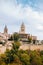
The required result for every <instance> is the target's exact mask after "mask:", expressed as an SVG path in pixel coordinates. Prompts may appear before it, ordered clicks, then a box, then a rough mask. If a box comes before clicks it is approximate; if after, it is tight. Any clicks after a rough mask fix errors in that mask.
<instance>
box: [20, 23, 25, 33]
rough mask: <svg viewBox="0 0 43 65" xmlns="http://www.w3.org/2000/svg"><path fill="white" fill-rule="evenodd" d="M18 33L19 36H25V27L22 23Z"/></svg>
mask: <svg viewBox="0 0 43 65" xmlns="http://www.w3.org/2000/svg"><path fill="white" fill-rule="evenodd" d="M20 33H21V34H25V25H24V23H23V22H22V24H21V28H20Z"/></svg>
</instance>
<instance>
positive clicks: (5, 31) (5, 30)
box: [4, 25, 8, 34]
mask: <svg viewBox="0 0 43 65" xmlns="http://www.w3.org/2000/svg"><path fill="white" fill-rule="evenodd" d="M4 33H6V34H7V33H8V29H7V26H6V25H5V28H4Z"/></svg>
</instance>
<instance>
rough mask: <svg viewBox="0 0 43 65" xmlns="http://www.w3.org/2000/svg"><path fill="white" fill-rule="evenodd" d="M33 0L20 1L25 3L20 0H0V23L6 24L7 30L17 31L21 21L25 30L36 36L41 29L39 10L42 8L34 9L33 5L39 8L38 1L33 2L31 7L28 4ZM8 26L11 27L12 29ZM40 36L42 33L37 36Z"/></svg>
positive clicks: (42, 16) (42, 22)
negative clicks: (27, 0)
mask: <svg viewBox="0 0 43 65" xmlns="http://www.w3.org/2000/svg"><path fill="white" fill-rule="evenodd" d="M24 1H25V0H24ZM33 2H34V1H33ZM33 2H32V1H30V2H29V3H27V2H22V3H23V4H25V5H23V4H22V3H20V1H19V2H18V3H17V0H0V22H1V23H0V25H2V24H4V25H5V24H7V26H8V28H9V31H10V32H12V31H13V32H14V31H18V28H19V26H20V24H21V23H22V21H23V22H24V23H25V25H26V32H28V33H30V34H33V35H37V36H38V34H39V33H40V31H41V32H42V31H43V25H42V24H43V12H41V11H42V10H41V11H40V10H35V9H37V8H35V7H38V8H39V3H38V4H36V3H37V2H36V3H35V2H34V5H33V7H32V6H30V4H31V5H32V4H33ZM34 6H35V7H34ZM41 6H42V5H41V4H40V8H41ZM42 9H43V8H42ZM1 27H2V26H1ZM10 28H12V30H11V29H10ZM13 28H14V29H13ZM15 28H16V30H15ZM39 30H40V31H39ZM40 34H41V33H40ZM41 36H42V34H41V35H39V36H38V37H41ZM41 38H42V37H41Z"/></svg>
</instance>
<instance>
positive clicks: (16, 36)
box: [13, 33, 19, 41]
mask: <svg viewBox="0 0 43 65" xmlns="http://www.w3.org/2000/svg"><path fill="white" fill-rule="evenodd" d="M13 40H14V41H18V40H19V34H18V33H14V34H13Z"/></svg>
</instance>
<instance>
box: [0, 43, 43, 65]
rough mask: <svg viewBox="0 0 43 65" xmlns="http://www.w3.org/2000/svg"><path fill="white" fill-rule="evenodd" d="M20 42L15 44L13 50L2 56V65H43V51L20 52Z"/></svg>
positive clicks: (0, 58) (0, 61)
mask: <svg viewBox="0 0 43 65" xmlns="http://www.w3.org/2000/svg"><path fill="white" fill-rule="evenodd" d="M19 46H20V42H14V43H13V46H12V49H11V50H8V49H7V50H6V52H5V53H4V54H1V55H0V65H43V51H30V50H25V51H24V50H19Z"/></svg>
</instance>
